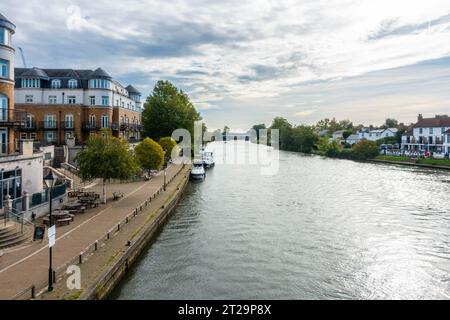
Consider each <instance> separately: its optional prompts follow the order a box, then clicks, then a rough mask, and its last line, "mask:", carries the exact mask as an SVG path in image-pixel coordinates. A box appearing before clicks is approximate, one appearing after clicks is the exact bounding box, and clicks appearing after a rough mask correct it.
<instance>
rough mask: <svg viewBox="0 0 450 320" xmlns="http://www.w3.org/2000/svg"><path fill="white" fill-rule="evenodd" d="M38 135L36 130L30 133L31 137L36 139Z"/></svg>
mask: <svg viewBox="0 0 450 320" xmlns="http://www.w3.org/2000/svg"><path fill="white" fill-rule="evenodd" d="M36 137H37V135H36V132H32V133H30V139H32V140H36Z"/></svg>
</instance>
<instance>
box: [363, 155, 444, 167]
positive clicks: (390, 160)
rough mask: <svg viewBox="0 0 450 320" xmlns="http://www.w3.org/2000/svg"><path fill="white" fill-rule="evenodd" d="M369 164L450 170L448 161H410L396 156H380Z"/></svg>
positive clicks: (370, 160) (369, 160)
mask: <svg viewBox="0 0 450 320" xmlns="http://www.w3.org/2000/svg"><path fill="white" fill-rule="evenodd" d="M366 161H367V162H373V163H385V164H395V165H402V166H409V167H420V168H430V169H440V170H450V164H448V163H449V161H448V160H439V159H436V160H433V159H418V160H415V159H410V158H407V157H395V156H379V157H377V158H375V159H368V160H366Z"/></svg>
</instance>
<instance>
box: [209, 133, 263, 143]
mask: <svg viewBox="0 0 450 320" xmlns="http://www.w3.org/2000/svg"><path fill="white" fill-rule="evenodd" d="M220 137H221V138H222V141H239V140H242V141H251V140H252V133H251V132H246V133H233V132H228V133H227V134H223V133H222V134H220ZM217 139H220V138H219V137H218V136H212V137H211V141H217ZM254 140H256V137H254Z"/></svg>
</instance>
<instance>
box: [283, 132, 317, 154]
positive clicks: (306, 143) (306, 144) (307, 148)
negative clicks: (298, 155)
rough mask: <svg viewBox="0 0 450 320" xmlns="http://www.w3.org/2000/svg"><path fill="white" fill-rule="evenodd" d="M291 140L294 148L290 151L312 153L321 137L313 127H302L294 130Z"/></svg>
mask: <svg viewBox="0 0 450 320" xmlns="http://www.w3.org/2000/svg"><path fill="white" fill-rule="evenodd" d="M291 139H292V141H291V146H292V147H291V148H290V149H288V150H292V151H298V152H303V153H311V151H312V150H313V148H314V146H315V145H316V144H317V142H318V141H319V136H318V135H317V133H316V132H315V130H314V128H313V127H310V126H305V125H300V126H298V127H295V128H294V129H292V134H291Z"/></svg>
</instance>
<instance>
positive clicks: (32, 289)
mask: <svg viewBox="0 0 450 320" xmlns="http://www.w3.org/2000/svg"><path fill="white" fill-rule="evenodd" d="M34 298H36V287H35V286H34V285H33V286H32V287H31V299H34Z"/></svg>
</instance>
